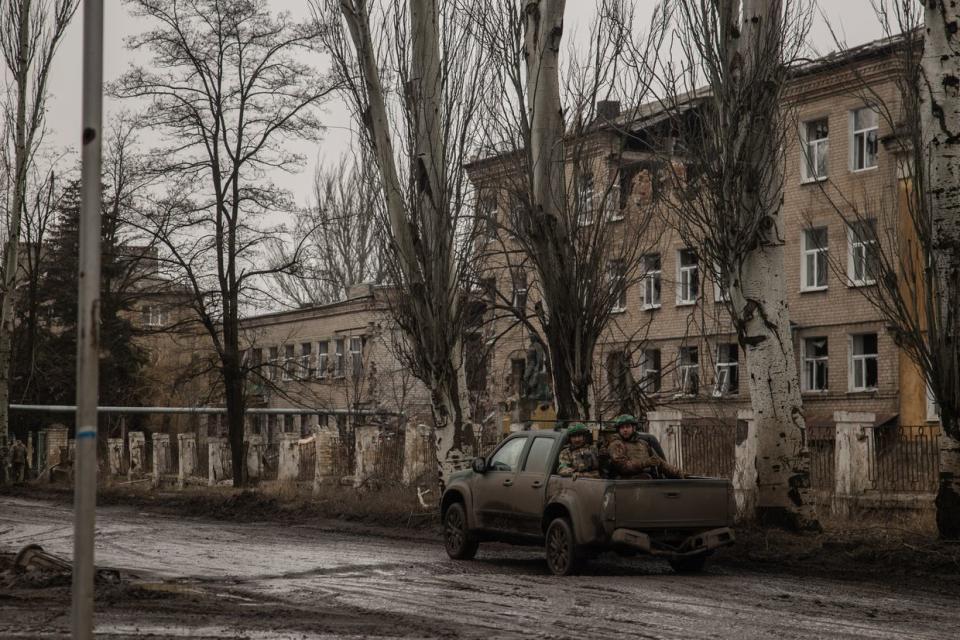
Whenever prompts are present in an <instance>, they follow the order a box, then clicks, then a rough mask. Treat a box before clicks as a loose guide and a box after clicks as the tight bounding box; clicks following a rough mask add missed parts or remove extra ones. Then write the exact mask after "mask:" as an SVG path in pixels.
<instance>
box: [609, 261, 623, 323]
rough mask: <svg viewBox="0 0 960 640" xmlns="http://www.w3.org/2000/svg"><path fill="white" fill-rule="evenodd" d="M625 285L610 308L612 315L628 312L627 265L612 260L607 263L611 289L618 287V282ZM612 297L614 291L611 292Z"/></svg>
mask: <svg viewBox="0 0 960 640" xmlns="http://www.w3.org/2000/svg"><path fill="white" fill-rule="evenodd" d="M618 281H619V282H622V283H623V285H622V286H623V288H622V289H621V291H620V294H619V295H618V296H617V297H616V299H615V300H614V301H613V304H612V305H611V307H610V313H623V312H624V311H626V310H627V265H626V264H624V262H623V260H610V261H608V262H607V282H608V283H609V286H610V288H611V289H613V288H614V287H615V286H617V282H618ZM610 293H611V297H612V293H613V291H611V292H610Z"/></svg>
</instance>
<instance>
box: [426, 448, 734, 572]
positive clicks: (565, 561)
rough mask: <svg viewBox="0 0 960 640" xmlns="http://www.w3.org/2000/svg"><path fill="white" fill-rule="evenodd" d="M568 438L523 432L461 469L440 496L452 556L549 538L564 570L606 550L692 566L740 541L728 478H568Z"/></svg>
mask: <svg viewBox="0 0 960 640" xmlns="http://www.w3.org/2000/svg"><path fill="white" fill-rule="evenodd" d="M564 442H565V436H564V433H562V432H557V431H524V432H521V433H516V434H513V435H511V436H510V437H509V438H507V439H505V440H504V441H503V442H501V443H500V445H499V446H498V447H497V448H496V449H495V450H494V451H493V453H491V454H490V455H489V456H487V457H485V458H476V459H474V461H473V463H472V465H471V466H472V468H471V469H470V470H465V471H460V472H458V473H455V474H453V475H452V476H451V477H450V481H449V483H448V484H447V488H446V490H445V491H444V493H443V497H442V498H441V503H440V517H441V519H442V522H443V531H444V544H445V546H446V550H447V554H448V555H449V556H450V557H451V558H454V559H458V560H468V559H471V558H473V556H474V555H475V554H476V552H477V547H478V545H479V544H480V542H483V541H501V542H508V543H514V544H544V545H545V549H546V556H547V565H548V566H549V568H550V571H551V572H553V573H554V574H556V575H569V574H571V573H574V572H576V570H577V569H578V567H579V566H580V564H581V563H582V561H583V560H584V559H585V558H587V557H588V556H590V555H593V554H595V553H597V552H599V551H604V550H613V551H617V552H620V553H623V554H625V555H630V554H635V553H638V552H639V553H646V554H651V555H655V556H662V557H664V558H666V559H667V560H668V561H669V563H670V565H671V566H672V567H673V569H674V570H675V571H677V572H681V573H683V572H694V571H699V570H700V569H702V568H703V565H704V562H705V561H706V559H707V557H708V556H709V555H710V554H711V553H712V552H713V551H714V549H717V548H718V547H722V546H724V545H728V544H731V543H733V540H734V535H733V531H732V530H731V528H730V527H731V525H732V523H733V518H734V514H735V510H736V507H735V500H734V495H733V486H732V484H731V483H730V481H729V480H720V479H715V478H699V477H697V478H687V479H683V480H656V479H654V480H650V479H646V480H640V479H636V480H628V479H611V478H585V477H580V478H577V479H573V478H569V477H563V476H559V475H556V469H557V458H558V456H559V454H560V448H561V447H562V446H563V444H564ZM655 446H656V448H659V444H656V445H655Z"/></svg>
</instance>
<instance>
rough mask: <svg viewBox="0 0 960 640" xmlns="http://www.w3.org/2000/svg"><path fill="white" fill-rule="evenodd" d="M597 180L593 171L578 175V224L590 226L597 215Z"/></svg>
mask: <svg viewBox="0 0 960 640" xmlns="http://www.w3.org/2000/svg"><path fill="white" fill-rule="evenodd" d="M595 198H596V182H595V180H594V176H593V173H590V172H584V173H581V174H580V175H579V176H578V177H577V203H576V206H577V226H579V227H588V226H590V225H591V224H593V221H594V216H595V215H596V204H595V203H594V200H595Z"/></svg>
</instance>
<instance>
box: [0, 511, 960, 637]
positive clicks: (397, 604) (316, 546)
mask: <svg viewBox="0 0 960 640" xmlns="http://www.w3.org/2000/svg"><path fill="white" fill-rule="evenodd" d="M47 498H48V499H45V500H39V499H37V497H36V496H34V497H32V498H22V497H13V496H10V495H9V494H8V495H3V496H0V637H2V638H14V637H21V638H61V637H68V628H69V611H68V610H69V585H68V584H66V583H64V582H61V583H59V584H58V583H57V582H56V580H53V581H51V582H50V583H49V584H43V585H42V586H39V585H37V584H31V583H25V582H24V580H23V579H22V578H17V577H11V576H10V574H8V573H5V572H4V569H5V567H4V565H5V564H6V563H9V562H10V558H11V557H12V554H13V553H14V552H16V550H18V549H19V548H21V547H22V546H23V545H25V544H28V543H37V544H41V545H43V546H44V548H45V549H47V550H48V551H50V552H53V553H57V554H61V555H64V556H67V557H69V556H70V554H71V553H72V514H71V511H70V508H69V504H68V503H67V504H64V503H63V502H55V501H50V500H49V496H47ZM128 498H129V499H130V500H133V501H134V502H136V501H137V498H136V497H134V496H128ZM194 500H196V501H197V502H198V504H199V503H201V502H203V501H206V503H207V506H206V511H205V512H204V511H202V509H201V508H200V507H199V506H198V508H197V509H196V511H197V512H198V513H195V514H194V515H193V516H190V517H183V516H173V515H171V514H170V513H169V511H170V510H171V508H173V507H171V505H170V504H166V503H164V501H162V500H157V501H154V503H153V504H136V505H134V506H130V505H126V506H121V505H109V506H102V507H100V508H99V509H98V520H97V564H98V566H103V567H113V568H117V569H120V570H121V573H122V575H123V578H124V579H123V581H122V582H121V584H119V585H117V584H104V585H101V586H100V587H99V588H98V593H97V600H96V602H97V617H96V624H97V633H98V635H99V636H101V637H110V638H120V637H154V638H176V637H191V638H360V637H371V638H475V637H484V638H489V637H491V636H493V637H497V638H512V637H526V638H539V637H543V638H592V637H636V638H664V639H666V638H737V639H740V638H765V637H774V636H776V637H778V638H907V637H909V638H955V637H956V629H957V623H958V621H960V613H958V600H957V593H958V591H960V564H958V559H960V548H957V547H956V546H951V545H944V544H940V543H936V542H935V541H933V540H932V539H930V538H929V537H928V536H927V537H925V534H922V533H917V532H910V531H907V530H902V529H892V528H890V527H884V528H878V529H870V528H864V527H861V528H859V529H856V530H847V531H843V532H839V533H838V532H832V533H827V534H823V535H819V536H802V537H798V536H789V535H787V534H783V533H763V532H754V531H749V530H748V531H740V532H739V533H740V539H739V542H738V544H737V545H736V546H735V547H733V548H732V549H730V550H726V551H724V552H722V553H720V554H718V555H717V556H716V557H715V558H714V559H713V562H712V564H710V565H708V569H707V571H706V573H704V574H702V575H697V576H678V575H674V574H673V573H672V572H671V571H670V570H669V568H667V566H666V564H665V563H662V562H660V561H655V560H652V559H644V558H630V559H624V558H620V557H618V556H615V555H604V556H602V557H600V558H598V559H597V560H595V561H594V562H592V563H591V564H589V565H588V566H587V567H586V569H585V571H584V572H583V574H582V575H580V576H577V577H573V578H566V579H560V578H555V577H553V576H550V575H549V574H548V573H547V570H546V567H545V565H544V563H543V560H542V554H541V553H540V551H539V550H538V549H532V548H519V547H509V546H505V545H481V550H480V553H479V555H478V558H477V560H475V561H472V562H453V561H450V560H448V559H447V558H446V556H445V554H444V552H443V549H442V546H441V545H440V544H439V541H438V536H437V530H436V528H435V527H434V526H432V525H427V524H424V523H419V522H418V523H417V526H414V527H413V528H411V527H409V526H407V524H408V523H407V522H406V521H403V520H400V521H397V520H394V521H393V522H387V523H380V525H377V524H375V523H372V522H364V523H361V524H356V523H354V524H349V523H348V524H344V523H343V522H342V521H331V520H325V519H323V518H322V517H320V515H318V514H310V513H306V514H301V517H299V518H298V516H297V513H296V511H294V512H288V513H286V514H280V516H281V517H280V521H279V522H278V520H277V517H278V514H277V513H276V510H277V509H280V510H281V511H285V510H286V509H285V507H282V506H279V505H281V504H282V503H281V502H277V501H275V498H272V497H269V496H267V497H264V496H260V495H258V494H250V495H242V494H227V495H223V496H220V498H219V502H217V500H216V499H215V497H213V496H207V497H206V498H204V499H203V500H200V499H199V498H194ZM228 500H229V501H231V502H227V501H228ZM111 501H112V502H118V501H121V498H120V497H117V496H114V498H113V499H112V500H111ZM214 503H217V504H219V506H217V507H214V506H213V505H214ZM181 506H182V505H181ZM200 514H203V515H200ZM414 520H416V519H414ZM398 524H399V525H400V526H397V525H398ZM383 525H389V526H383Z"/></svg>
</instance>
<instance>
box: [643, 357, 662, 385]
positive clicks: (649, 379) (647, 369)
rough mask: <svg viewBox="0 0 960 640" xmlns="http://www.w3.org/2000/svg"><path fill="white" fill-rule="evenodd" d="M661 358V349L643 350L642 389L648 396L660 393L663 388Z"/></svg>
mask: <svg viewBox="0 0 960 640" xmlns="http://www.w3.org/2000/svg"><path fill="white" fill-rule="evenodd" d="M654 354H656V355H654ZM661 357H662V354H661V352H660V349H643V350H642V351H641V352H640V380H641V382H640V389H641V390H642V391H643V392H644V393H646V394H648V395H652V394H654V393H659V392H660V390H661V389H662V387H663V375H662V371H663V366H662V361H661ZM651 374H653V375H651ZM651 387H652V388H651Z"/></svg>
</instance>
